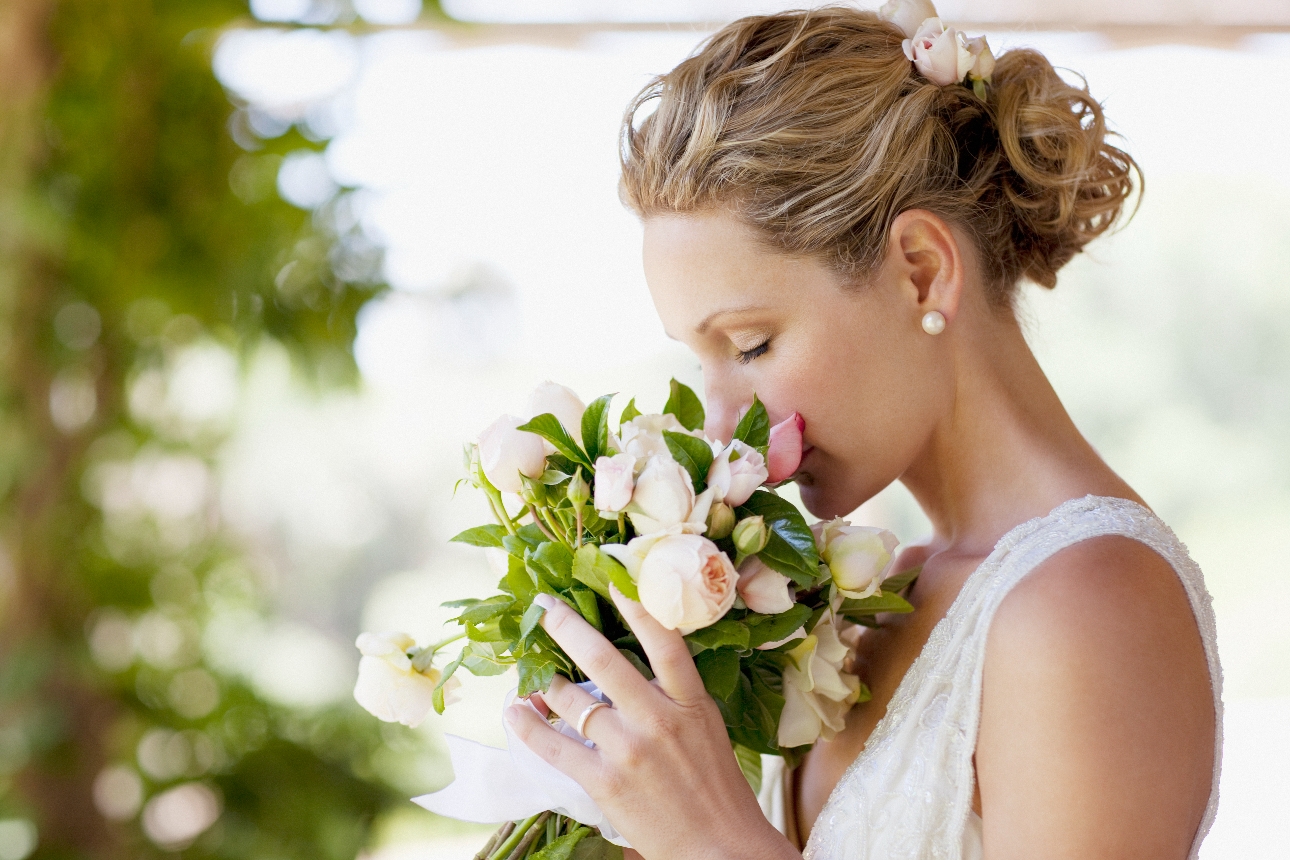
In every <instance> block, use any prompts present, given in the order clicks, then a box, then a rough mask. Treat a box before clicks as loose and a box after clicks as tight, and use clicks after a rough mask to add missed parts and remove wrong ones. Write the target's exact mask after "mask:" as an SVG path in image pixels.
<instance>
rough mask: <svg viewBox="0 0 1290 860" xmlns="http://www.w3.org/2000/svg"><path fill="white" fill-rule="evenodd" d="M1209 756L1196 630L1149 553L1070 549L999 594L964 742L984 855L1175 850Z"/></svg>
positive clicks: (1195, 819) (1104, 543)
mask: <svg viewBox="0 0 1290 860" xmlns="http://www.w3.org/2000/svg"><path fill="white" fill-rule="evenodd" d="M1213 752H1214V708H1213V696H1212V692H1211V686H1210V680H1209V670H1208V666H1207V664H1206V662H1205V654H1204V649H1203V646H1202V644H1201V638H1200V633H1199V630H1198V629H1197V626H1196V621H1195V618H1194V616H1193V614H1192V610H1191V606H1190V604H1189V603H1188V600H1187V596H1186V593H1185V592H1184V590H1183V587H1182V583H1181V582H1180V581H1179V579H1178V577H1177V574H1175V572H1174V570H1173V568H1172V567H1171V566H1170V565H1169V563H1168V562H1166V561H1165V560H1164V559H1163V558H1161V557H1160V556H1159V555H1157V554H1156V553H1155V552H1153V551H1152V550H1151V549H1150V548H1149V547H1147V546H1145V545H1143V544H1141V543H1139V542H1137V541H1134V540H1131V539H1128V538H1122V537H1102V538H1096V539H1093V540H1089V541H1085V542H1082V543H1079V544H1076V545H1075V546H1072V547H1070V548H1068V549H1066V550H1063V551H1062V552H1060V553H1057V554H1056V555H1054V556H1053V557H1052V558H1051V559H1049V560H1048V561H1047V562H1045V563H1044V564H1043V565H1041V566H1040V567H1039V568H1037V569H1036V570H1035V571H1033V572H1032V573H1031V574H1030V575H1029V576H1028V577H1027V578H1026V579H1025V580H1023V581H1022V582H1021V583H1019V584H1018V585H1017V586H1016V587H1015V588H1014V589H1013V590H1012V592H1011V593H1010V594H1009V595H1008V596H1007V597H1006V598H1005V599H1004V601H1003V603H1002V604H1001V605H1000V607H999V611H998V613H997V614H996V616H995V619H994V621H993V623H992V625H991V629H990V634H989V639H988V644H987V646H986V659H985V670H984V685H983V692H982V718H981V731H980V735H979V737H978V742H977V775H978V783H979V787H980V799H981V807H982V815H983V818H984V820H985V826H986V845H987V850H986V854H987V856H992V857H1004V858H1007V857H1012V856H1017V857H1023V856H1024V857H1086V856H1098V857H1121V856H1123V857H1137V858H1143V857H1146V858H1155V857H1159V858H1173V857H1177V858H1185V857H1186V856H1187V854H1188V851H1189V849H1190V847H1191V843H1192V839H1193V837H1194V835H1195V831H1196V827H1197V825H1198V824H1199V822H1200V819H1201V817H1202V815H1203V813H1204V809H1205V804H1206V802H1207V800H1208V797H1209V792H1210V781H1211V776H1212V768H1213ZM992 849H993V850H992Z"/></svg>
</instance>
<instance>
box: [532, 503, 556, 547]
mask: <svg viewBox="0 0 1290 860" xmlns="http://www.w3.org/2000/svg"><path fill="white" fill-rule="evenodd" d="M529 513H530V514H532V515H533V523H534V525H536V526H537V527H538V530H539V531H540V532H542V534H544V535H546V536H547V539H548V540H552V541H555V542H556V543H559V542H560V540H559V539H558V538H557V537H556V536H555V535H553V534H551V532H549V531H548V530H547V527H546V526H545V525H543V524H542V522H543V520H542V517H541V516H540V515H539V514H538V511H537V508H535V507H533V506H532V505H529Z"/></svg>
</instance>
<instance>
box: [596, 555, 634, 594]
mask: <svg viewBox="0 0 1290 860" xmlns="http://www.w3.org/2000/svg"><path fill="white" fill-rule="evenodd" d="M602 554H603V553H602ZM609 560H610V561H611V562H613V564H612V565H610V566H609V581H610V582H611V583H612V584H613V586H614V587H615V588H617V589H618V590H619V591H620V592H622V595H623V597H628V598H631V599H632V600H637V601H639V600H640V599H641V595H640V592H639V591H637V590H636V580H634V579H632V575H631V574H630V573H628V572H627V568H625V567H623V566H622V565H621V564H619V563H618V559H616V558H610V559H609Z"/></svg>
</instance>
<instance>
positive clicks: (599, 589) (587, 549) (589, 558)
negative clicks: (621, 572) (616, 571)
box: [573, 544, 622, 600]
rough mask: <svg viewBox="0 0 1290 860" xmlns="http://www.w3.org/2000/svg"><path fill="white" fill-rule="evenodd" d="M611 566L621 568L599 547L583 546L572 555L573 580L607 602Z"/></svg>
mask: <svg viewBox="0 0 1290 860" xmlns="http://www.w3.org/2000/svg"><path fill="white" fill-rule="evenodd" d="M611 565H616V566H618V567H622V565H621V564H618V562H617V561H616V560H615V559H613V558H611V557H610V556H609V555H608V554H607V553H603V552H601V551H600V548H599V547H595V546H592V545H591V544H583V545H582V546H580V547H578V551H577V552H575V553H574V554H573V578H574V579H576V580H577V581H578V582H581V583H582V584H583V585H585V586H587V587H588V588H590V589H591V590H592V591H594V592H596V594H599V595H600V596H601V597H603V598H605V600H609V599H610V598H609V574H610V572H611Z"/></svg>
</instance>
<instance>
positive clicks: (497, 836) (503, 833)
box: [474, 821, 515, 860]
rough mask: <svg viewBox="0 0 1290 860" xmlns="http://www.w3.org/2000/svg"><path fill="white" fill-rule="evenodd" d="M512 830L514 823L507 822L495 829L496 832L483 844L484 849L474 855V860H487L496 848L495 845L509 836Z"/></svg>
mask: <svg viewBox="0 0 1290 860" xmlns="http://www.w3.org/2000/svg"><path fill="white" fill-rule="evenodd" d="M514 829H515V822H514V821H508V822H506V823H505V824H503V825H502V826H501V827H499V828H497V830H496V832H494V833H493V835H492V836H490V837H488V842H487V843H485V844H484V847H483V848H481V849H479V853H478V854H476V855H475V857H474V860H488V859H489V858H490V857H491V856H492V855H493V849H494V848H496V847H497V843H499V842H501V841H502V840H503V839H505V838H506V837H507V836H510V835H511V831H512V830H514Z"/></svg>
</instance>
